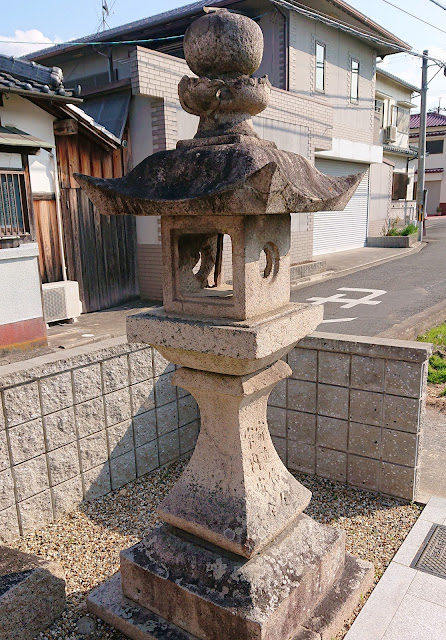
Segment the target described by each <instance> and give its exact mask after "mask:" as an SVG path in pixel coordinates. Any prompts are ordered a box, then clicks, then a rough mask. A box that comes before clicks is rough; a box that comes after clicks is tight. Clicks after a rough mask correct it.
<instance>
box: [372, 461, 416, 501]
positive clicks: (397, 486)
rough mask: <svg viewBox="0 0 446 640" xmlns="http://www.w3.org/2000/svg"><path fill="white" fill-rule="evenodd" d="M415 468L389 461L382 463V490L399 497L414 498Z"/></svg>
mask: <svg viewBox="0 0 446 640" xmlns="http://www.w3.org/2000/svg"><path fill="white" fill-rule="evenodd" d="M414 475H415V474H414V470H413V469H411V468H410V467H400V466H398V465H395V464H390V463H388V462H382V463H381V486H380V491H382V493H387V494H388V495H390V496H396V497H397V498H405V499H406V500H413V497H414V496H413V487H414Z"/></svg>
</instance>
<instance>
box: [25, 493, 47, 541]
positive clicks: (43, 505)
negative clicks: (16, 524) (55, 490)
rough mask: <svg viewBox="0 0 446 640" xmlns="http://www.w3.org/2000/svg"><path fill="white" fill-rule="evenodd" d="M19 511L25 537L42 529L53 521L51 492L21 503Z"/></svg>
mask: <svg viewBox="0 0 446 640" xmlns="http://www.w3.org/2000/svg"><path fill="white" fill-rule="evenodd" d="M19 511H20V520H21V523H22V534H23V535H24V536H26V535H27V534H28V533H31V532H32V531H36V530H37V529H42V528H43V527H45V526H46V525H47V524H49V523H50V522H52V521H53V509H52V506H51V496H50V492H49V491H44V492H43V493H39V494H38V495H36V496H32V498H28V499H27V500H24V501H23V502H19Z"/></svg>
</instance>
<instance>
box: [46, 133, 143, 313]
mask: <svg viewBox="0 0 446 640" xmlns="http://www.w3.org/2000/svg"><path fill="white" fill-rule="evenodd" d="M124 139H126V140H127V141H128V146H127V147H126V148H118V149H115V150H108V149H104V148H103V147H101V146H99V145H98V144H96V143H95V142H93V141H91V140H90V139H89V138H87V137H86V136H83V135H82V134H81V133H79V134H77V135H56V142H57V159H58V169H59V181H60V187H61V209H62V224H63V235H64V246H65V260H66V265H67V276H68V279H69V280H77V282H78V283H79V291H80V296H81V300H82V304H83V310H84V312H89V311H99V310H100V309H108V308H110V307H113V306H117V305H119V304H123V303H124V302H127V301H128V300H131V299H132V298H135V297H137V295H138V286H137V272H136V222H135V218H134V217H133V216H101V215H99V213H98V212H97V210H96V208H95V207H94V206H93V205H92V203H91V202H90V201H89V199H88V198H87V196H86V195H85V193H84V192H83V191H81V189H80V188H79V185H78V184H77V182H76V180H75V178H74V176H73V174H74V173H76V172H79V173H85V174H87V175H93V176H95V177H99V178H101V177H102V178H118V177H121V176H123V175H124V174H125V173H127V171H128V169H129V158H130V140H129V132H128V130H126V131H125V132H124Z"/></svg>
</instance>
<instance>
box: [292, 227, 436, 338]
mask: <svg viewBox="0 0 446 640" xmlns="http://www.w3.org/2000/svg"><path fill="white" fill-rule="evenodd" d="M425 240H426V242H427V245H426V246H425V247H424V248H423V249H422V250H421V251H419V252H416V253H413V254H411V255H408V256H406V257H404V258H398V259H396V260H391V261H389V262H386V263H383V264H380V265H378V266H375V267H370V268H368V269H364V270H362V271H357V272H356V273H352V274H349V275H346V276H342V277H339V278H331V279H329V280H326V281H322V282H318V283H314V284H310V285H305V286H301V287H299V288H297V289H294V290H292V292H291V300H292V301H294V302H312V303H315V304H321V303H323V304H324V321H323V323H322V324H320V325H319V327H318V331H327V332H330V333H346V334H354V335H363V336H377V335H378V334H379V333H381V332H382V331H385V330H387V329H390V328H391V327H393V326H394V325H396V324H399V323H401V322H403V321H405V320H407V319H408V318H410V317H411V316H414V315H416V314H418V313H420V312H423V311H425V310H426V309H427V308H429V307H433V306H434V305H436V304H438V303H441V302H443V301H445V300H446V220H443V219H439V220H435V219H434V220H428V222H427V236H426V238H425ZM346 289H350V291H348V290H346ZM351 289H360V291H351ZM327 299H329V300H327Z"/></svg>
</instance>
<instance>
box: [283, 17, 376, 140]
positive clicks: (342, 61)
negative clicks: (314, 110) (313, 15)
mask: <svg viewBox="0 0 446 640" xmlns="http://www.w3.org/2000/svg"><path fill="white" fill-rule="evenodd" d="M316 42H320V43H322V44H324V45H325V47H326V60H327V62H326V89H325V93H320V92H317V91H316V88H315V55H314V52H315V46H316ZM375 57H376V56H375V52H374V50H373V49H372V48H371V47H370V46H369V45H367V44H365V43H363V42H361V41H360V40H358V39H356V38H353V37H351V36H349V35H348V34H346V33H344V32H341V31H339V30H336V29H332V28H331V27H328V26H326V25H324V24H321V23H319V22H316V21H314V20H310V19H309V18H306V17H304V16H302V15H299V14H296V13H293V12H290V44H289V59H290V86H289V88H290V91H292V92H296V93H299V95H301V96H302V95H303V96H307V97H317V98H318V99H319V100H320V101H322V103H324V104H326V105H327V107H329V108H331V109H333V129H332V135H333V137H336V138H341V139H347V140H355V141H357V142H365V143H370V144H371V143H373V104H374V99H375ZM351 58H355V59H357V60H359V62H360V80H359V102H358V104H357V105H356V104H354V103H352V102H351V101H350V97H349V96H350V71H349V69H350V61H351Z"/></svg>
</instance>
